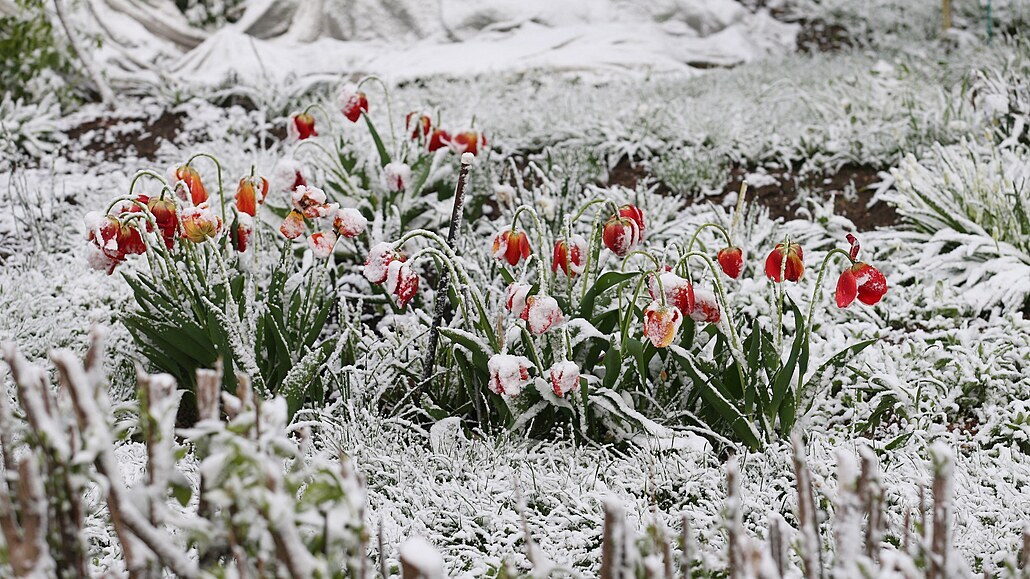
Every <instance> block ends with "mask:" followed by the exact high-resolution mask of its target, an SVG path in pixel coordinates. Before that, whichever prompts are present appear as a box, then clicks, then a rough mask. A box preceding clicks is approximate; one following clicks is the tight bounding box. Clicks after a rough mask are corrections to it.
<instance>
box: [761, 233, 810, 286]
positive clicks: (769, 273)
mask: <svg viewBox="0 0 1030 579" xmlns="http://www.w3.org/2000/svg"><path fill="white" fill-rule="evenodd" d="M784 259H786V260H787V265H786V267H785V268H784V266H783V260H784ZM781 268H782V269H784V277H785V278H787V280H788V281H798V280H799V279H801V277H802V276H803V275H805V252H804V251H802V249H801V246H800V245H798V244H796V243H791V244H790V246H789V247H787V248H786V249H784V247H783V244H782V243H777V244H776V248H775V249H773V250H772V252H770V253H769V257H767V258H765V275H766V277H768V278H770V279H772V280H773V281H775V282H781V281H783V280H781V279H780V269H781Z"/></svg>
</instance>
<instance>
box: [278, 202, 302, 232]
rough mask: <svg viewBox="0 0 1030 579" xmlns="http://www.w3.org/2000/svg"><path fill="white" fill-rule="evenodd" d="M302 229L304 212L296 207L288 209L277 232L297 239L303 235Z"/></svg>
mask: <svg viewBox="0 0 1030 579" xmlns="http://www.w3.org/2000/svg"><path fill="white" fill-rule="evenodd" d="M304 229H305V226H304V214H303V213H301V212H300V211H297V210H296V209H294V210H292V211H290V213H289V215H287V216H286V219H283V224H282V225H280V226H279V232H280V233H282V234H283V236H284V237H286V239H297V238H298V237H300V236H301V235H304Z"/></svg>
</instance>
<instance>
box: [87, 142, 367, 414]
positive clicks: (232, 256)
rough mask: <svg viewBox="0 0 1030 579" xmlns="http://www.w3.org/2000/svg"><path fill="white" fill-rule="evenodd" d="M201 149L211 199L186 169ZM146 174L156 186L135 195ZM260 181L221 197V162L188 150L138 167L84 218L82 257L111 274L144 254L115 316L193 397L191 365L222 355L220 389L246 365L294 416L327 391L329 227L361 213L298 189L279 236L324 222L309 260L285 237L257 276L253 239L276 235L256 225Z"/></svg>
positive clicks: (353, 225) (188, 408) (232, 384)
mask: <svg viewBox="0 0 1030 579" xmlns="http://www.w3.org/2000/svg"><path fill="white" fill-rule="evenodd" d="M201 156H206V157H208V158H209V159H211V160H212V161H214V162H215V165H216V167H217V172H218V189H217V191H216V195H210V196H209V194H208V192H207V189H206V188H205V186H204V183H203V181H202V180H201V176H200V173H199V172H198V171H197V170H196V168H195V167H194V166H193V163H194V161H195V160H196V159H197V158H198V157H201ZM144 178H146V179H149V180H151V181H154V182H156V183H157V185H158V187H159V190H158V191H157V192H153V193H151V194H144V193H137V192H136V191H135V189H136V187H137V185H139V184H141V182H142V179H144ZM268 188H269V183H268V181H267V180H266V179H264V178H263V177H258V176H255V175H253V174H252V175H249V176H245V177H243V178H242V179H241V180H240V182H239V186H238V188H237V190H236V195H235V199H234V201H233V202H231V203H226V199H225V192H224V189H223V185H222V175H221V166H220V165H218V163H217V160H215V159H214V158H213V157H211V156H209V155H195V156H194V157H192V158H191V159H190V160H188V161H187V162H186V163H184V164H182V165H179V166H176V167H173V168H172V169H171V170H170V171H169V175H168V177H167V179H166V177H163V176H161V175H159V174H157V173H155V172H153V171H141V172H140V173H138V174H137V175H136V177H135V178H134V179H133V181H132V184H131V185H130V187H129V192H128V194H127V195H126V196H123V197H119V198H117V199H115V200H114V201H112V202H111V203H110V205H109V206H108V208H107V210H106V211H105V212H104V213H98V212H93V213H90V214H89V215H87V217H86V225H87V238H88V239H89V242H90V247H91V248H92V249H91V250H92V254H91V257H90V260H91V263H92V264H93V265H94V266H95V267H97V268H98V269H102V270H106V271H107V272H108V273H109V274H110V273H112V272H113V271H114V269H115V268H116V267H117V266H118V265H119V264H121V263H122V262H123V261H125V260H126V259H127V258H128V257H129V256H130V255H145V256H146V258H147V263H148V265H149V267H148V268H147V270H145V272H140V273H128V274H125V276H124V277H125V280H126V282H127V283H128V284H129V285H130V287H131V288H132V290H133V296H134V298H135V301H136V306H137V307H136V309H134V310H133V311H130V312H128V313H127V314H126V315H125V316H124V317H123V318H122V322H123V323H124V324H125V325H126V327H127V328H128V329H129V331H130V333H131V334H132V335H133V337H134V338H135V340H136V342H137V344H138V345H139V347H140V349H141V351H142V352H143V354H144V355H145V356H146V357H147V358H148V360H149V361H150V363H151V364H152V365H153V366H154V367H156V368H158V369H160V370H161V371H164V372H167V373H169V374H171V375H173V376H174V377H175V378H176V380H177V381H178V383H179V384H180V385H181V386H182V387H183V388H185V389H186V390H188V391H189V392H190V393H193V392H195V376H196V371H197V370H198V369H200V368H205V367H210V366H212V365H213V364H214V363H215V362H216V361H217V360H221V361H222V363H223V364H224V367H225V369H226V372H225V384H224V385H225V388H226V389H227V390H229V391H233V390H235V388H236V373H237V372H245V373H247V374H248V375H250V376H252V377H253V380H254V384H255V388H256V390H257V392H258V393H259V394H260V396H261V397H262V398H268V397H270V396H271V395H281V396H283V397H285V399H286V400H287V402H288V409H289V413H290V415H291V416H292V414H293V413H294V412H296V411H297V409H298V408H300V406H301V405H302V404H303V403H304V402H305V401H306V400H307V399H308V397H309V396H310V397H311V398H313V399H315V400H321V399H322V397H323V395H324V385H323V383H322V380H321V378H320V376H321V373H320V372H319V368H320V366H321V365H322V364H323V363H324V362H325V361H326V360H327V359H328V357H329V355H330V354H331V353H332V352H333V348H334V346H335V343H336V341H335V338H333V337H332V336H327V335H324V334H325V332H324V329H325V327H326V324H327V321H328V319H329V317H330V314H331V313H332V311H333V308H334V305H335V300H333V299H332V298H331V296H330V295H329V292H327V285H328V283H327V282H328V278H329V277H330V274H331V271H330V267H329V265H331V264H330V263H329V262H328V260H327V257H328V255H329V254H330V253H331V252H332V249H333V246H334V245H335V243H336V239H337V235H338V234H339V236H340V237H353V236H355V235H358V234H360V233H361V231H362V230H363V227H364V220H363V219H353V218H350V217H349V215H350V213H349V212H350V211H353V210H348V209H341V208H340V207H339V206H338V205H335V204H329V203H327V202H326V199H325V194H324V193H321V191H320V190H319V189H317V188H314V187H307V186H299V187H298V188H297V190H296V191H295V192H294V194H293V196H292V200H293V204H294V211H293V212H292V213H291V217H290V218H288V220H287V224H285V225H284V226H283V227H282V230H283V232H284V234H288V235H287V237H288V238H290V239H293V238H296V237H299V236H300V234H301V233H302V232H303V231H304V229H305V227H306V221H307V220H312V221H318V222H326V223H328V224H329V229H328V230H327V231H324V232H319V233H316V234H314V235H312V236H310V238H308V244H309V246H310V247H311V250H312V254H313V256H314V257H315V259H306V260H302V261H300V262H298V261H297V260H295V259H293V251H292V250H293V244H292V242H290V241H286V242H282V246H281V249H280V251H279V259H278V261H277V262H276V263H274V264H273V265H271V267H270V268H269V269H270V271H269V272H268V273H265V271H264V269H263V267H261V266H262V265H263V262H262V258H263V256H264V254H262V253H261V252H259V251H258V248H257V247H256V246H259V245H262V244H266V243H267V244H269V245H270V246H271V247H274V246H275V244H276V243H279V242H278V241H276V238H275V236H267V235H264V234H263V233H264V232H263V229H262V228H260V227H259V225H260V222H258V221H256V219H259V212H258V210H259V208H260V207H261V206H262V204H263V203H264V199H265V196H266V195H267V193H268ZM359 217H360V216H359ZM337 224H339V225H337ZM266 276H267V277H266ZM194 408H195V400H194V399H193V397H192V394H191V395H190V396H189V397H187V399H186V401H185V403H184V404H183V412H184V414H183V419H184V420H186V421H190V420H192V418H193V417H192V414H193V409H194Z"/></svg>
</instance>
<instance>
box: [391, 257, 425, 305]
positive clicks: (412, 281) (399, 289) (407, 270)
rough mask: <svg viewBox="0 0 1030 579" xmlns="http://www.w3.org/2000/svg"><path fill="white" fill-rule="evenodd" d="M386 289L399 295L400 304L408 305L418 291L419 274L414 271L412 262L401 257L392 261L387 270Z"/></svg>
mask: <svg viewBox="0 0 1030 579" xmlns="http://www.w3.org/2000/svg"><path fill="white" fill-rule="evenodd" d="M386 291H388V292H390V293H392V294H393V295H395V296H397V305H398V306H400V307H402V308H403V307H404V306H406V305H408V302H410V301H411V299H412V298H414V297H415V293H416V292H417V291H418V274H416V273H415V272H414V271H412V269H411V264H409V263H407V262H406V261H403V260H400V259H396V260H393V261H391V262H390V265H389V266H388V267H387V270H386Z"/></svg>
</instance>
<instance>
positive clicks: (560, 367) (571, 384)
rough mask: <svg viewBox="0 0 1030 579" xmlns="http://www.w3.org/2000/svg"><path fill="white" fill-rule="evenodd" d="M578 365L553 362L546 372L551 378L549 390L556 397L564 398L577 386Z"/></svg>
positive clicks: (568, 362)
mask: <svg viewBox="0 0 1030 579" xmlns="http://www.w3.org/2000/svg"><path fill="white" fill-rule="evenodd" d="M579 374H580V370H579V365H577V364H576V363H575V362H570V361H568V360H563V361H561V362H555V363H554V365H553V366H551V369H550V370H549V371H548V376H549V377H550V378H551V388H554V393H555V395H557V396H565V395H566V394H567V393H569V392H571V391H572V389H573V388H575V387H577V386H579Z"/></svg>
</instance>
